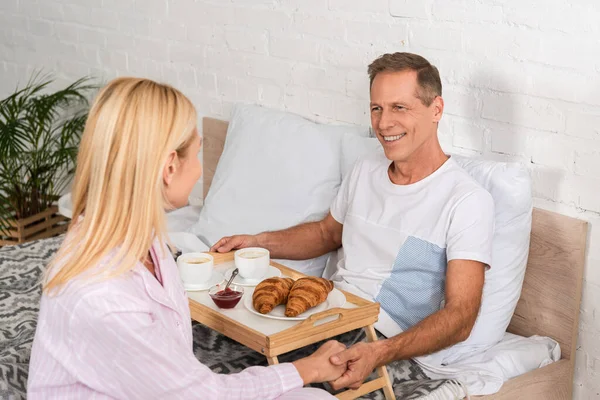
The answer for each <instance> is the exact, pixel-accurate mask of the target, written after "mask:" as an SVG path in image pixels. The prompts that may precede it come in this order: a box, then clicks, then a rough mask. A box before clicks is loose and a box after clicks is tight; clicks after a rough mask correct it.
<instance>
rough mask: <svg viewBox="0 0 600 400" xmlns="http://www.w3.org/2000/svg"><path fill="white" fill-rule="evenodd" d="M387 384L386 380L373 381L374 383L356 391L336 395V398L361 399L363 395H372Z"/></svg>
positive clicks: (366, 384)
mask: <svg viewBox="0 0 600 400" xmlns="http://www.w3.org/2000/svg"><path fill="white" fill-rule="evenodd" d="M385 384H386V382H385V378H377V379H373V380H372V381H369V382H365V383H363V384H362V385H361V387H360V388H358V389H356V390H346V391H345V392H342V393H338V394H336V395H335V397H337V398H338V399H341V400H353V399H356V398H359V397H360V396H362V395H363V394H367V393H371V392H374V391H375V390H378V389H381V388H382V387H384V386H385Z"/></svg>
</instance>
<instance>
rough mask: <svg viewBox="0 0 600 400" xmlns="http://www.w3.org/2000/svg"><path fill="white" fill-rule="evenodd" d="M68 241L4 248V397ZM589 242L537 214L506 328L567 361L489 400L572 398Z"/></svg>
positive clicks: (219, 126)
mask: <svg viewBox="0 0 600 400" xmlns="http://www.w3.org/2000/svg"><path fill="white" fill-rule="evenodd" d="M227 126H228V124H227V122H225V121H221V120H216V119H211V118H204V120H203V136H204V154H203V156H204V193H205V194H206V193H208V190H209V188H210V185H211V182H212V179H213V176H214V173H215V170H216V166H217V163H218V161H219V158H220V156H221V152H222V150H223V146H224V143H225V136H226V133H227ZM62 239H63V237H62V236H59V237H55V238H50V239H43V240H39V241H36V242H30V243H25V244H22V245H19V246H8V247H3V248H0V399H11V400H12V399H19V398H25V396H26V387H27V372H28V363H29V355H30V351H31V343H32V340H33V336H34V333H35V326H36V320H37V313H38V307H39V297H40V288H41V286H40V279H41V276H42V273H43V271H44V269H45V266H46V264H47V263H48V261H49V260H50V258H51V257H52V255H53V254H54V253H55V252H56V250H57V249H58V247H59V246H60V243H61V241H62ZM586 239H587V223H586V222H584V221H580V220H577V219H573V218H570V217H566V216H563V215H560V214H556V213H553V212H549V211H544V210H540V209H534V212H533V225H532V232H531V245H530V253H529V262H528V266H527V271H526V275H525V282H524V285H523V291H522V295H521V298H520V300H519V303H518V306H517V309H516V312H515V314H514V316H513V318H512V321H511V324H510V326H509V328H508V330H509V332H512V333H515V334H518V335H522V336H530V335H542V336H549V337H551V338H553V339H555V340H556V341H557V342H558V343H560V346H561V349H562V359H561V360H560V361H558V362H556V363H553V364H550V365H548V366H546V367H543V368H540V369H537V370H535V371H532V372H529V373H527V374H524V375H522V376H519V377H517V378H514V379H511V380H509V381H507V382H506V383H505V384H504V386H503V387H502V389H501V391H500V392H499V393H497V394H494V395H491V396H484V397H485V398H487V399H502V400H504V399H506V400H508V399H515V398H522V399H571V398H572V386H573V371H574V357H575V346H576V341H577V332H578V316H579V306H580V298H581V287H582V276H583V267H584V259H585V258H584V256H585V247H586ZM206 334H207V332H206V331H205V329H204V328H203V327H202V326H199V325H195V326H194V335H195V340H194V342H195V343H194V349H195V352H196V354H197V357H198V358H201V356H202V355H201V353H202V354H204V355H205V356H206V354H210V352H211V351H212V350H213V348H222V346H223V343H217V342H215V343H212V342H210V341H208V342H207V341H206V340H202V339H201V338H200V337H201V335H206ZM203 338H204V337H203ZM219 340H222V339H219ZM257 354H258V353H257ZM258 356H260V355H258ZM257 359H258V358H257ZM203 361H204V360H203ZM213 361H214V362H212V363H211V365H210V366H211V368H213V369H214V370H215V371H218V372H235V371H234V370H231V369H228V368H229V367H228V366H230V365H232V364H231V363H230V364H227V363H225V362H224V361H223V360H221V359H215V360H213ZM235 362H236V363H237V364H238V366H239V365H247V364H248V365H249V364H252V363H253V362H254V359H244V360H236V361H235Z"/></svg>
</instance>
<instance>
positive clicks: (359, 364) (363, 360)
mask: <svg viewBox="0 0 600 400" xmlns="http://www.w3.org/2000/svg"><path fill="white" fill-rule="evenodd" d="M374 350H375V349H374V348H373V346H372V343H371V344H370V343H365V342H360V343H357V344H355V345H354V346H352V347H350V348H349V349H347V350H344V351H342V352H340V353H339V354H336V355H333V356H331V357H330V358H329V360H330V362H331V363H332V364H334V365H339V366H346V367H347V369H346V372H344V373H343V375H342V376H341V377H339V378H338V379H335V380H332V381H331V382H329V383H330V385H331V387H332V388H333V389H334V390H339V389H341V388H344V387H348V388H350V389H358V388H359V387H360V385H362V383H363V381H364V380H365V379H366V378H367V377H368V376H369V375H370V374H371V372H373V370H374V369H375V367H377V366H378V363H379V362H378V359H377V352H376V351H374Z"/></svg>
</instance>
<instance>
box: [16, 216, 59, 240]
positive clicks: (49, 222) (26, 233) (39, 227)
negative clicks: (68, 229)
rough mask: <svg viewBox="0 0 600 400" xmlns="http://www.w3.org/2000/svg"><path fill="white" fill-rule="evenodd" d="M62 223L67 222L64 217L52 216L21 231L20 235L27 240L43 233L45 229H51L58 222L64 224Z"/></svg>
mask: <svg viewBox="0 0 600 400" xmlns="http://www.w3.org/2000/svg"><path fill="white" fill-rule="evenodd" d="M64 221H67V218H66V217H64V216H62V215H54V216H52V217H51V218H49V219H46V220H45V221H41V222H40V223H38V224H35V225H31V226H29V227H27V228H24V229H22V230H21V232H20V234H21V237H22V238H23V239H27V238H29V237H31V236H32V235H33V234H34V233H37V232H40V231H43V230H45V229H49V228H52V227H53V226H55V225H56V224H58V223H60V222H64Z"/></svg>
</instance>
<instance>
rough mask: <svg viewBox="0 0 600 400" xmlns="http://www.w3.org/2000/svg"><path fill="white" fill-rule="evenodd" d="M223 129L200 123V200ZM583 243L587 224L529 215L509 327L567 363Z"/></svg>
mask: <svg viewBox="0 0 600 400" xmlns="http://www.w3.org/2000/svg"><path fill="white" fill-rule="evenodd" d="M227 126H228V123H227V122H226V121H221V120H217V119H213V118H204V119H203V121H202V130H203V143H204V196H206V194H207V193H208V189H209V188H210V184H211V182H212V179H213V176H214V173H215V169H216V167H217V163H218V161H219V157H221V153H222V151H223V145H224V144H225V136H226V134H227ZM586 240H587V222H585V221H581V220H578V219H574V218H570V217H566V216H564V215H560V214H557V213H553V212H550V211H544V210H540V209H534V210H533V222H532V227H531V245H530V248H529V261H528V263H527V271H526V273H525V282H524V284H523V291H522V293H521V298H520V299H519V303H518V305H517V309H516V311H515V314H514V316H513V318H512V321H511V323H510V326H509V328H508V331H509V332H512V333H515V334H518V335H522V336H531V335H541V336H548V337H551V338H553V339H554V340H556V341H558V342H559V343H560V346H561V350H562V357H563V358H566V359H570V360H571V361H573V359H574V358H572V355H574V354H575V346H576V344H577V330H578V325H579V306H580V302H581V286H582V280H583V265H584V262H585V246H586Z"/></svg>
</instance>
